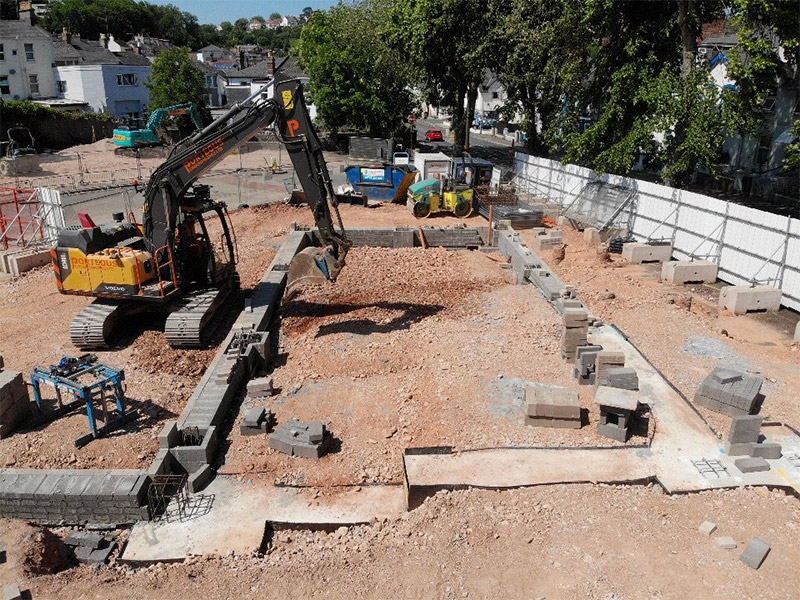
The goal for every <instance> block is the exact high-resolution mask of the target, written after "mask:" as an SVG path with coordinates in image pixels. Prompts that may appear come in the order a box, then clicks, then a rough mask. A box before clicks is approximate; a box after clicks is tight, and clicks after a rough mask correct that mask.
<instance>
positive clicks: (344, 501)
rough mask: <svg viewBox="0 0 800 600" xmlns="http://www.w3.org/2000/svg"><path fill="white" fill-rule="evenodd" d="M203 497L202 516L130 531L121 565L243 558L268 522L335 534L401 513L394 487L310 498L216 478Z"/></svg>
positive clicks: (310, 492) (307, 492)
mask: <svg viewBox="0 0 800 600" xmlns="http://www.w3.org/2000/svg"><path fill="white" fill-rule="evenodd" d="M356 489H358V490H359V491H356ZM203 494H204V495H207V496H209V497H211V496H213V503H212V504H211V508H210V510H208V512H205V513H202V512H199V513H197V514H194V515H192V516H191V518H187V519H175V520H171V521H169V522H167V521H166V520H162V521H153V522H147V523H145V522H141V523H137V524H136V525H134V527H133V529H132V530H131V536H130V539H129V540H128V544H127V546H126V547H125V551H124V552H123V554H122V561H123V562H127V563H133V564H137V563H138V564H142V563H144V564H148V563H151V562H155V561H178V560H184V559H185V558H186V557H188V556H192V555H217V556H223V555H225V554H227V553H228V552H230V551H233V552H234V553H236V554H237V555H241V556H247V555H249V554H252V553H253V552H256V551H258V550H259V549H260V548H261V545H262V543H263V539H264V533H265V529H266V525H267V523H268V522H269V523H272V524H273V525H274V526H276V527H277V526H279V525H280V526H297V527H306V528H316V529H335V528H336V527H340V526H349V525H357V524H364V523H369V521H370V520H371V519H372V518H376V517H377V518H379V519H382V518H392V519H393V518H396V517H398V516H399V515H400V514H402V512H403V511H404V499H403V488H402V487H401V486H399V485H397V486H369V487H364V488H347V489H345V490H344V491H341V492H331V491H330V490H328V491H326V493H325V495H323V496H321V497H317V498H315V494H316V489H314V488H303V489H300V488H276V487H271V486H267V487H264V486H257V485H254V484H253V483H251V482H240V481H236V480H234V479H231V478H229V477H224V476H219V477H217V478H216V479H215V480H214V481H213V482H211V484H210V485H209V486H208V487H207V488H206V489H205V490H204V491H203ZM220 523H225V527H220V526H219V525H220Z"/></svg>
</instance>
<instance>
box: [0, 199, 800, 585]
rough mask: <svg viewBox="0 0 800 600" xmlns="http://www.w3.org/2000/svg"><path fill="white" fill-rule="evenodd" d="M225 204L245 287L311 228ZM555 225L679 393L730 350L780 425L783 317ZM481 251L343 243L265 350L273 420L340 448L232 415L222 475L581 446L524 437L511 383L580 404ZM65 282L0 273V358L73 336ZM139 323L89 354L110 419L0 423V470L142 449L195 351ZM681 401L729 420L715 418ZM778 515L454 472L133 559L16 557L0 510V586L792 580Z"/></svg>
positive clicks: (709, 499) (110, 459)
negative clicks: (718, 304)
mask: <svg viewBox="0 0 800 600" xmlns="http://www.w3.org/2000/svg"><path fill="white" fill-rule="evenodd" d="M342 213H343V218H344V220H345V223H346V224H348V225H350V226H358V225H373V226H375V225H400V224H412V223H415V221H414V220H413V217H411V215H410V214H409V213H408V212H407V211H406V210H405V209H404V208H403V207H393V206H383V207H380V208H374V209H364V208H361V207H351V206H344V207H342ZM233 219H234V224H235V226H236V230H237V238H238V240H239V250H240V257H241V263H240V272H241V274H242V282H243V287H244V288H245V290H246V291H247V290H250V289H252V287H253V286H254V285H255V283H256V282H257V281H258V279H260V277H261V275H262V274H263V272H264V270H265V269H266V267H267V264H268V263H269V260H271V258H272V256H274V252H275V250H276V249H277V248H278V247H279V245H280V243H281V240H282V239H283V237H284V236H285V234H286V233H287V232H288V231H289V230H290V228H291V225H292V223H295V222H297V223H299V224H303V225H310V224H311V216H310V213H309V212H308V211H307V209H304V208H293V207H287V206H268V207H259V208H256V209H248V210H242V211H237V212H236V213H234V214H233ZM459 222H460V221H458V220H456V219H453V218H437V219H436V220H432V221H431V222H430V223H426V224H435V225H453V224H457V223H459ZM467 222H468V224H475V225H483V224H484V222H483V221H482V220H480V219H477V218H474V219H469V220H467ZM524 235H527V234H524ZM566 241H567V243H568V247H567V250H566V258H565V260H564V261H563V262H562V263H560V264H554V263H552V261H551V266H553V268H554V269H555V270H556V272H557V273H558V275H559V276H560V277H562V278H563V279H564V280H565V282H567V283H569V284H572V285H575V286H576V288H577V290H578V293H579V294H580V296H581V298H582V299H584V300H585V301H586V302H588V304H589V305H590V306H591V307H592V309H593V311H594V312H595V313H597V314H598V316H600V317H601V318H603V319H605V320H606V321H608V322H611V323H614V324H616V325H618V326H619V327H620V328H621V329H622V330H623V331H625V332H626V333H627V334H628V335H629V336H630V337H631V340H632V341H633V342H634V343H635V344H636V345H638V346H639V347H640V348H641V349H642V350H643V351H644V352H645V354H646V355H647V356H648V358H649V359H650V360H651V361H652V362H653V363H654V364H655V365H656V366H657V367H658V368H659V369H661V370H662V371H663V372H664V373H665V375H666V376H667V377H668V378H669V379H670V380H671V381H673V382H674V383H675V384H676V385H677V386H678V387H679V389H681V391H682V392H683V393H684V394H686V395H687V396H689V397H691V396H692V395H693V394H694V391H695V389H696V387H697V386H698V385H699V383H700V381H701V380H702V378H703V377H705V375H707V373H708V372H710V370H711V369H712V368H713V366H715V365H716V364H718V363H719V362H731V363H733V364H735V365H739V366H741V367H743V368H747V369H748V370H750V371H752V372H754V373H759V374H761V375H762V376H764V377H765V378H766V382H765V387H764V392H765V394H766V398H767V399H766V402H765V405H764V409H763V411H762V412H763V413H764V414H766V415H768V417H769V418H772V419H777V420H781V421H785V422H786V423H788V424H790V425H794V426H795V427H797V426H798V424H800V418H798V417H800V414H798V412H799V411H800V409H798V407H797V404H796V398H797V396H798V391H800V389H798V388H799V387H800V379H799V378H798V377H797V375H798V372H799V371H800V369H799V367H800V354H798V351H797V348H796V347H794V346H792V345H791V344H790V343H789V341H790V337H787V335H786V331H788V330H789V326H790V322H791V319H790V317H789V316H786V317H785V318H784V317H783V315H779V316H778V317H774V316H773V317H770V316H763V315H756V316H748V317H737V318H732V317H729V316H723V317H721V318H718V317H717V316H716V314H715V311H714V310H713V309H712V308H711V307H713V301H714V296H715V290H714V288H713V287H707V286H704V287H700V286H695V287H694V288H688V287H687V288H678V287H674V286H666V285H665V284H661V283H659V282H658V281H657V277H656V276H655V274H656V271H655V270H654V268H653V267H631V266H621V264H620V262H619V261H618V259H614V260H613V262H612V263H610V264H606V263H602V262H601V261H600V259H599V258H598V255H597V253H596V250H595V249H594V248H593V247H590V246H588V245H586V244H585V243H584V242H583V240H582V238H581V236H580V235H579V234H578V233H576V232H566ZM544 258H545V259H546V260H549V259H550V258H551V257H549V256H545V257H544ZM499 260H500V258H499V256H497V255H491V254H490V255H486V254H484V253H480V252H447V251H444V250H435V249H434V250H429V251H421V250H381V249H355V250H353V252H352V253H351V257H350V262H349V264H348V267H347V269H346V270H345V271H344V273H343V274H342V276H341V278H340V281H339V282H338V283H337V284H336V285H335V286H326V287H325V288H313V289H307V290H305V291H304V292H303V293H301V294H300V295H299V296H297V297H295V298H294V299H293V300H292V301H291V302H290V303H289V304H288V305H287V306H285V307H284V310H283V313H282V317H283V318H282V322H281V331H282V335H281V340H280V351H281V355H280V357H279V359H280V361H281V362H283V361H285V364H281V366H279V368H278V369H277V370H276V371H275V374H274V377H275V384H276V386H277V387H278V388H280V394H279V395H278V396H277V397H276V398H275V400H274V410H276V412H277V414H278V419H279V421H281V420H283V419H286V418H289V417H291V416H297V417H300V418H302V419H314V418H323V419H324V420H325V421H326V422H328V423H329V426H330V429H331V431H332V432H333V433H334V435H335V436H336V437H337V438H339V439H340V440H341V447H340V448H339V450H338V452H336V453H334V454H332V455H330V456H328V457H327V458H326V459H324V460H323V461H320V462H318V463H315V464H313V466H309V464H311V463H309V464H306V463H305V461H303V462H301V461H298V460H292V459H289V458H286V457H284V456H282V455H278V454H275V453H271V452H269V451H268V450H267V449H266V439H265V438H242V437H240V436H239V434H238V427H234V429H233V431H232V433H231V439H232V446H231V448H230V449H229V450H228V451H227V454H226V455H225V456H224V461H225V464H224V465H223V468H222V470H223V472H228V473H239V474H240V476H241V477H242V478H248V479H257V480H261V481H263V482H264V483H265V484H266V483H283V484H286V483H291V484H298V485H320V486H333V485H352V484H361V485H368V484H370V483H372V482H399V481H400V475H401V473H400V469H401V464H402V463H401V460H400V457H401V453H402V450H403V448H405V447H408V446H426V445H445V444H449V445H454V446H456V447H459V448H468V447H469V448H476V447H482V446H497V445H539V444H543V443H547V444H552V445H556V444H560V445H584V444H594V443H597V442H598V441H599V440H595V439H594V438H593V435H594V434H593V432H592V428H585V429H584V430H581V431H580V432H574V431H563V430H551V431H547V432H544V433H543V432H541V431H538V430H532V429H530V428H527V427H524V426H523V425H522V422H521V415H522V405H521V403H520V402H519V400H518V395H517V392H518V390H519V385H520V382H521V380H532V381H544V382H550V383H558V384H561V385H565V386H569V387H571V388H572V389H576V390H579V391H580V392H581V397H582V405H583V406H584V407H586V408H590V407H591V403H590V402H589V398H588V390H586V389H585V388H578V387H576V386H575V384H574V380H572V378H571V374H570V372H569V368H568V365H567V364H566V363H564V362H563V361H561V359H560V358H559V356H558V344H559V340H558V331H559V323H558V320H557V318H556V316H555V313H554V312H553V310H552V308H550V307H549V305H548V304H546V303H545V302H544V300H542V299H541V298H540V297H539V296H538V295H536V294H535V293H534V292H533V290H532V289H531V288H530V287H529V286H515V285H513V284H512V283H511V279H510V275H509V271H507V270H505V269H503V268H502V266H501V265H500V264H499V263H498V262H497V261H499ZM454 276H455V277H454ZM693 289H694V291H693ZM612 295H613V298H612V297H611V296H612ZM87 301H88V300H87V299H83V298H77V297H69V296H61V295H58V294H57V292H56V291H55V286H54V285H53V282H52V276H51V274H50V272H49V270H48V269H40V270H37V271H35V272H32V273H30V274H28V275H27V276H25V277H23V278H22V279H20V280H18V281H16V282H14V283H10V284H2V285H0V332H2V334H0V354H3V355H4V357H5V360H6V365H7V367H8V368H11V369H16V370H21V371H23V372H24V373H26V374H27V373H28V372H29V371H30V369H31V368H32V367H33V366H34V365H36V364H50V363H52V362H55V361H57V360H58V359H59V358H60V356H61V355H62V354H65V353H66V354H75V353H76V350H75V349H74V348H71V347H70V344H69V341H68V327H69V320H70V319H71V318H72V316H74V314H76V313H77V312H78V311H79V310H80V309H81V307H82V306H84V305H85V304H86V303H87ZM43 323H46V326H43ZM754 324H756V325H755V326H754ZM139 327H140V329H138V330H136V331H135V332H132V333H131V335H130V338H129V339H126V340H125V341H124V342H123V343H122V344H121V345H120V347H119V348H116V349H114V350H113V351H110V352H103V353H100V356H101V359H102V360H105V361H107V362H109V363H111V364H114V365H116V366H121V367H124V368H125V369H126V374H127V378H128V393H129V395H130V396H131V397H132V398H133V399H134V400H137V401H138V402H141V403H142V409H143V410H144V411H145V412H146V413H147V418H146V419H143V420H142V422H141V423H140V424H139V425H137V426H136V427H135V428H133V429H134V430H133V431H130V432H126V433H125V434H124V436H123V435H119V436H116V437H113V438H109V439H106V440H98V441H95V442H92V443H91V444H89V445H88V446H87V447H85V448H83V449H81V450H75V449H74V448H73V447H72V440H73V439H74V438H75V437H78V436H79V435H82V434H83V433H85V432H86V419H85V416H80V415H75V416H73V417H70V418H68V419H62V420H60V421H57V422H55V423H53V424H51V425H50V426H49V427H47V428H45V429H43V430H42V431H36V432H28V433H23V434H18V435H15V436H13V437H12V438H9V439H7V440H2V441H0V457H2V459H1V460H3V461H5V462H6V464H7V466H10V465H13V466H17V467H19V466H39V467H62V466H63V467H67V466H69V467H72V468H89V467H106V468H108V467H138V466H143V465H146V464H148V463H149V461H150V459H151V457H152V455H153V454H154V453H155V451H156V446H157V443H156V441H155V436H156V435H157V433H158V431H159V429H160V424H161V422H163V421H164V420H166V419H169V418H172V417H173V415H175V414H178V413H179V412H180V411H181V410H182V408H183V406H184V405H185V402H186V400H187V399H188V397H189V395H190V393H191V391H192V388H193V386H194V385H195V383H196V382H197V380H198V379H199V377H200V375H201V373H202V370H203V369H204V367H205V365H206V364H207V362H208V360H209V359H210V357H211V355H212V354H213V351H214V350H213V348H212V349H209V350H202V351H175V350H172V349H169V348H168V347H167V345H166V343H165V342H164V339H163V336H162V335H161V334H160V333H159V332H158V331H156V330H152V329H148V330H145V331H143V332H142V330H141V325H139ZM723 329H724V330H725V333H721V332H722V330H723ZM139 333H141V335H138V337H137V334H139ZM501 375H502V377H501ZM154 382H156V383H155V384H154ZM701 411H702V413H703V415H704V416H705V417H706V418H707V419H708V420H709V421H710V423H711V424H712V425H713V426H714V427H716V428H717V429H718V430H719V431H722V432H726V431H727V428H728V424H729V419H728V418H727V417H724V416H721V415H716V414H715V413H712V412H709V411H706V410H704V409H701ZM590 418H594V416H593V415H590ZM603 441H604V442H605V443H606V444H607V445H610V444H609V442H608V441H607V440H603ZM120 442H122V443H120ZM704 520H711V521H713V522H715V523H716V524H717V525H718V530H717V531H716V532H715V533H714V534H713V535H712V536H711V538H709V537H707V536H703V535H701V534H700V533H698V531H697V528H698V526H699V525H700V523H701V522H702V521H704ZM799 526H800V504H798V502H797V498H796V497H794V496H790V495H787V494H786V493H784V492H783V491H779V490H773V491H770V490H767V489H739V490H732V491H715V492H704V493H700V494H692V495H684V496H667V495H665V494H664V493H663V492H662V491H661V490H660V489H659V488H658V487H657V486H656V487H652V486H647V487H637V486H590V485H572V486H549V487H541V488H534V489H522V490H510V491H504V492H491V491H487V490H462V491H453V492H441V493H439V494H436V495H435V496H434V497H432V498H429V499H427V500H426V501H425V503H424V504H423V506H422V507H421V508H419V509H416V510H415V511H413V512H410V513H407V514H404V515H403V516H402V518H400V519H397V520H394V521H387V522H380V523H378V522H376V523H373V524H372V525H370V526H362V527H354V528H350V529H345V528H341V529H339V530H337V531H335V532H333V533H323V532H309V531H279V532H275V533H274V535H273V537H272V542H271V546H270V548H269V550H268V551H267V553H266V555H265V556H241V557H240V556H226V557H198V558H192V559H190V560H188V561H187V562H186V563H184V564H175V565H155V566H152V567H148V568H143V569H138V570H132V569H130V568H128V567H125V566H121V565H118V564H116V562H115V561H112V563H111V565H110V566H108V567H100V568H98V569H93V568H90V567H86V566H81V567H76V568H72V569H69V570H67V571H64V572H62V573H59V574H56V575H45V576H31V575H28V574H26V573H25V572H24V570H23V568H22V561H21V558H20V556H18V555H17V554H16V552H17V549H18V548H20V547H22V546H23V545H22V544H18V543H17V542H18V541H19V540H22V539H23V538H24V537H25V536H26V535H27V534H29V533H31V527H30V526H29V525H27V524H25V523H20V522H9V521H0V541H2V542H3V543H4V544H5V545H6V549H7V552H8V561H7V562H6V563H5V564H2V565H0V584H3V585H6V584H9V583H13V582H18V583H19V584H20V586H21V587H22V588H23V589H25V588H29V589H30V590H31V594H32V597H33V598H35V599H40V598H45V599H50V598H87V599H88V598H97V599H103V600H115V599H122V598H125V599H127V598H131V597H137V598H142V599H149V598H154V599H156V598H158V599H170V598H185V597H189V596H198V597H200V596H201V595H202V597H204V598H209V599H210V600H214V599H228V598H243V597H244V598H246V597H256V596H258V597H265V598H300V597H302V598H308V597H315V598H316V597H327V598H348V599H349V598H353V597H364V598H497V597H502V598H526V599H531V598H536V599H539V598H548V599H549V598H567V599H572V598H575V599H578V598H591V599H598V600H622V599H638V598H652V599H671V598H726V599H727V598H731V599H733V598H769V599H773V598H795V597H797V589H800V575H798V571H797V569H796V568H795V565H796V564H797V561H798V558H800V551H798V548H797V544H796V539H797V533H798V527H799ZM56 532H57V533H59V534H62V535H63V533H64V532H63V531H61V530H56ZM125 535H126V534H125V533H124V532H123V533H121V534H120V538H119V539H120V541H121V542H124V539H125ZM717 536H731V537H733V538H734V539H735V540H736V541H737V542H738V544H739V546H738V548H737V549H735V550H722V549H720V548H718V547H716V545H715V543H714V539H713V538H714V537H717ZM755 536H758V537H761V538H763V539H765V540H767V541H768V542H769V543H770V544H771V545H772V552H771V554H770V555H769V557H768V558H767V560H766V562H765V563H764V565H763V566H762V568H761V569H760V570H758V571H754V570H752V569H750V568H748V567H746V566H745V565H744V564H742V563H741V562H739V560H738V558H739V555H740V554H741V551H742V549H743V547H744V545H745V544H746V543H747V542H748V541H749V540H750V539H752V538H753V537H755Z"/></svg>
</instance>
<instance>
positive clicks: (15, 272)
mask: <svg viewBox="0 0 800 600" xmlns="http://www.w3.org/2000/svg"><path fill="white" fill-rule="evenodd" d="M51 260H52V259H51V257H50V248H42V247H40V246H37V247H29V248H23V249H13V250H5V251H3V252H0V273H6V274H7V275H11V277H19V276H20V275H22V274H23V273H25V272H26V271H30V270H31V269H35V268H36V267H42V266H44V265H46V264H49V263H50V261H51Z"/></svg>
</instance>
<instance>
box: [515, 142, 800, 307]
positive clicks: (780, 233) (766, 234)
mask: <svg viewBox="0 0 800 600" xmlns="http://www.w3.org/2000/svg"><path fill="white" fill-rule="evenodd" d="M514 172H515V176H514V183H515V185H516V186H517V188H518V190H519V191H521V192H526V193H532V194H536V195H539V196H543V197H545V198H546V199H548V200H549V201H550V202H553V203H555V204H558V205H559V207H560V208H561V210H562V212H564V213H565V214H567V216H576V217H577V216H579V215H578V213H577V212H576V210H577V208H578V207H580V211H581V212H582V214H583V215H584V216H585V217H588V218H590V219H591V218H595V219H596V220H597V221H599V220H601V218H602V217H605V216H608V215H609V214H611V215H613V216H614V223H609V225H612V224H622V225H624V226H625V227H627V228H628V230H629V231H630V232H631V233H632V234H633V235H634V236H635V237H636V238H637V239H640V240H642V241H650V240H668V241H670V242H672V245H673V256H674V257H675V258H677V259H681V260H686V259H691V258H695V259H706V260H710V261H712V262H715V263H716V264H717V265H718V266H719V278H720V279H721V280H722V281H725V282H727V283H730V284H734V285H753V284H768V285H774V286H775V287H778V288H780V289H781V291H782V292H783V301H782V303H783V304H784V305H785V306H788V307H790V308H793V309H795V310H800V223H799V222H798V219H792V218H791V217H785V216H782V215H776V214H773V213H768V212H765V211H763V210H756V209H754V208H749V207H746V206H742V205H740V204H735V203H732V202H726V201H724V200H719V199H718V198H712V197H711V196H705V195H703V194H698V193H695V192H690V191H687V190H679V189H676V188H671V187H668V186H665V185H659V184H657V183H651V182H649V181H641V180H638V179H632V178H630V177H622V176H619V175H610V174H608V173H596V172H594V171H592V170H591V169H587V168H585V167H579V166H577V165H569V164H567V165H565V164H562V163H560V162H558V161H553V160H549V159H546V158H540V157H536V156H529V155H527V154H524V153H521V152H518V153H517V154H516V156H515V159H514ZM604 188H605V190H604V191H602V192H601V190H603V189H604ZM609 190H615V193H616V194H617V195H618V196H619V195H620V194H621V195H622V196H624V197H625V199H626V201H625V202H624V206H622V204H623V202H622V201H621V200H615V199H614V195H613V194H611V193H609ZM614 202H616V206H617V207H620V206H621V210H619V213H618V214H616V215H614V214H613V212H612V213H609V212H608V210H609V206H610V205H612V204H614ZM592 213H597V214H592ZM600 213H602V215H601V214H600Z"/></svg>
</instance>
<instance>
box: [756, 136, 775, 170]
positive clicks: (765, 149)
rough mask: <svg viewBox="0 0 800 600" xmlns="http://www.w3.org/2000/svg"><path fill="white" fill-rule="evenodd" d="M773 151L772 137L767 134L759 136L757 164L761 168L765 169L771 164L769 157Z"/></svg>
mask: <svg viewBox="0 0 800 600" xmlns="http://www.w3.org/2000/svg"><path fill="white" fill-rule="evenodd" d="M771 151H772V135H771V134H769V133H765V134H763V135H760V136H758V154H757V156H756V162H757V163H758V166H759V168H761V169H765V168H767V165H768V163H769V155H770V153H771Z"/></svg>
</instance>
